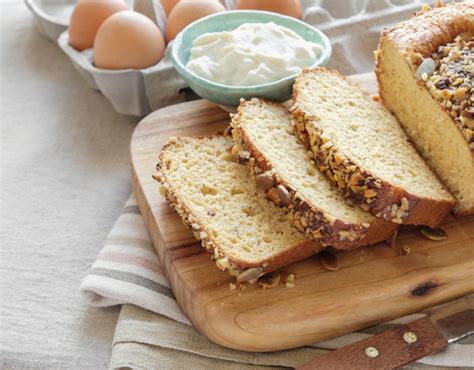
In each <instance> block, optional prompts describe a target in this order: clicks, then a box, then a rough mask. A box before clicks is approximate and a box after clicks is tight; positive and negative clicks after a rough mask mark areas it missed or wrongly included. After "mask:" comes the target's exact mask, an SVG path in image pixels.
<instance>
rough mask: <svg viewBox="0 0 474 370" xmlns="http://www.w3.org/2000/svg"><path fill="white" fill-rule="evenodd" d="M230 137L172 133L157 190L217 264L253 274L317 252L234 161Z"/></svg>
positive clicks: (240, 274)
mask: <svg viewBox="0 0 474 370" xmlns="http://www.w3.org/2000/svg"><path fill="white" fill-rule="evenodd" d="M233 145H234V142H233V140H232V138H230V137H225V136H214V137H209V138H192V137H182V138H172V139H171V140H170V141H169V142H168V143H167V144H166V145H165V146H164V147H163V149H162V151H161V154H160V162H159V164H158V166H157V169H158V174H157V175H156V176H155V179H156V180H158V181H159V182H160V183H161V184H162V187H161V192H162V194H163V195H164V196H165V197H166V198H167V199H168V201H169V202H170V204H171V206H172V207H173V208H174V209H175V211H176V212H177V213H178V214H179V215H180V216H181V217H182V218H183V220H184V222H185V223H186V224H187V225H188V226H189V227H190V228H191V229H192V230H193V232H194V236H195V237H196V238H197V239H198V240H199V239H200V240H201V243H202V245H203V247H205V248H206V249H207V250H208V251H209V252H210V253H212V256H213V258H214V259H215V260H216V264H217V266H218V267H219V268H221V269H227V270H229V272H230V273H231V274H232V275H234V276H237V279H238V280H239V281H247V280H251V279H254V278H256V277H258V276H260V275H263V274H265V273H267V272H270V271H273V270H275V269H277V268H279V267H282V266H286V265H289V264H291V263H293V262H296V261H298V260H301V259H304V258H306V257H308V256H310V255H311V254H313V253H315V252H318V251H320V250H321V249H322V248H323V247H322V246H321V244H320V243H318V242H317V241H315V240H310V238H309V237H308V236H307V235H305V234H304V233H301V232H300V231H298V230H297V229H296V227H294V226H292V225H291V224H290V223H289V222H288V221H287V219H286V214H285V213H284V211H283V210H281V209H279V208H278V207H276V206H275V205H274V204H273V203H271V202H269V201H268V200H267V199H266V198H265V194H264V193H263V192H262V191H260V190H259V189H257V186H256V184H255V182H254V181H249V176H250V174H249V170H248V168H247V167H246V166H245V165H242V164H239V163H237V162H236V161H235V158H234V156H233V155H232V154H231V153H230V150H231V148H232V146H233Z"/></svg>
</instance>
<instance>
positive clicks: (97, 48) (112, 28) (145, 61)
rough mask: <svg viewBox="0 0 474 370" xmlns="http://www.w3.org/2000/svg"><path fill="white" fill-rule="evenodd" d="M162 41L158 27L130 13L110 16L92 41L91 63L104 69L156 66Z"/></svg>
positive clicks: (163, 48)
mask: <svg viewBox="0 0 474 370" xmlns="http://www.w3.org/2000/svg"><path fill="white" fill-rule="evenodd" d="M164 52H165V41H164V39H163V35H162V34H161V32H160V30H159V28H158V26H157V25H156V24H155V23H153V22H152V21H151V20H150V19H149V18H147V17H146V16H144V15H143V14H140V13H136V12H133V11H130V10H127V11H124V12H119V13H117V14H114V15H112V16H110V17H109V18H108V19H107V20H106V21H105V22H104V23H103V24H102V26H101V27H100V28H99V31H98V32H97V36H96V38H95V42H94V64H95V65H96V66H97V67H98V68H105V69H129V68H131V69H144V68H148V67H151V66H152V65H155V64H156V63H158V62H159V61H160V60H161V58H162V57H163V54H164Z"/></svg>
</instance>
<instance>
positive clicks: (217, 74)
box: [186, 22, 322, 86]
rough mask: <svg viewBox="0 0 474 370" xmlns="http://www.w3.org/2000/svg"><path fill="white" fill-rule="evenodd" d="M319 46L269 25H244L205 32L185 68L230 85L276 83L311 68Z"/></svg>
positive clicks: (197, 39) (319, 50)
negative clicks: (232, 28) (231, 28)
mask: <svg viewBox="0 0 474 370" xmlns="http://www.w3.org/2000/svg"><path fill="white" fill-rule="evenodd" d="M321 54H322V47H321V46H320V45H319V44H316V43H312V42H309V41H306V40H304V39H303V38H302V37H301V36H299V35H298V34H296V33H295V32H293V31H292V30H290V29H288V28H285V27H282V26H278V25H276V24H275V23H273V22H269V23H245V24H242V25H241V26H239V27H238V28H236V29H234V30H232V31H223V32H212V33H205V34H203V35H201V36H199V37H197V38H196V39H195V40H194V41H193V47H192V48H191V56H190V58H189V61H188V63H187V65H186V67H187V68H188V69H189V70H190V71H191V72H193V73H194V74H196V75H198V76H200V77H202V78H205V79H207V80H210V81H212V82H215V83H220V84H223V85H230V86H254V85H260V84H264V83H268V82H273V81H278V80H280V79H282V78H285V77H288V76H291V75H294V74H296V73H299V72H300V71H301V69H303V68H305V67H309V66H312V65H314V64H315V63H316V61H317V60H318V59H319V57H320V56H321Z"/></svg>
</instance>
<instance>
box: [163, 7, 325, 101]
mask: <svg viewBox="0 0 474 370" xmlns="http://www.w3.org/2000/svg"><path fill="white" fill-rule="evenodd" d="M229 14H235V15H245V14H263V15H268V16H271V17H274V18H277V19H278V18H280V19H286V20H288V21H290V22H294V23H297V24H299V25H300V26H302V27H306V28H308V29H311V30H312V31H313V32H315V33H316V34H318V35H319V36H320V38H321V44H320V45H321V46H322V49H323V51H322V53H321V55H320V56H319V58H318V60H317V61H316V62H315V63H314V64H312V65H311V66H309V67H306V68H313V67H317V66H320V65H321V64H322V63H324V62H325V61H328V60H329V58H330V57H331V54H332V46H331V42H330V41H329V38H328V37H327V36H326V35H325V34H324V33H323V32H322V31H321V30H320V29H318V28H316V27H314V26H312V25H310V24H309V23H306V22H303V21H302V20H300V19H297V18H294V17H289V16H286V15H282V14H278V13H274V12H268V11H262V10H228V11H225V12H219V13H215V14H211V15H208V16H206V17H203V18H200V19H198V20H196V21H194V22H192V23H190V24H189V25H188V26H186V27H185V28H184V29H183V30H181V31H180V32H179V34H178V35H177V36H176V37H175V38H174V40H173V45H172V48H171V60H172V62H173V64H174V66H175V67H176V69H177V70H178V72H179V73H180V74H181V75H184V76H185V77H186V78H189V79H191V80H193V81H194V82H196V83H199V84H200V85H201V86H202V85H207V86H206V87H207V88H210V89H212V90H220V91H222V90H226V91H228V92H238V91H239V92H240V91H242V92H255V90H262V89H268V88H271V87H273V86H278V85H280V84H282V83H285V82H288V81H291V80H294V79H295V78H296V76H298V73H294V74H292V75H289V76H286V77H283V78H280V79H279V80H275V81H271V82H266V83H264V84H257V85H244V86H232V85H224V84H221V83H217V82H213V81H211V80H208V79H206V78H203V77H200V76H198V75H196V74H195V73H193V72H191V71H190V70H189V69H188V68H187V67H186V65H184V64H183V63H181V60H180V59H179V58H178V55H177V54H178V50H180V47H181V46H182V44H183V42H182V39H183V35H184V34H185V33H186V32H187V31H189V29H190V28H192V27H195V26H196V25H199V24H201V23H204V22H206V21H208V20H209V19H212V18H219V17H223V16H228V15H229ZM244 23H245V22H244ZM242 24H243V23H242ZM282 27H284V26H282ZM183 78H184V77H183Z"/></svg>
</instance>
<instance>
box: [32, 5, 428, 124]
mask: <svg viewBox="0 0 474 370" xmlns="http://www.w3.org/2000/svg"><path fill="white" fill-rule="evenodd" d="M25 1H26V2H27V4H28V3H33V2H36V3H39V2H43V3H47V2H50V3H53V2H55V3H56V4H57V1H58V0H25ZM63 1H66V2H68V3H73V2H75V1H74V0H63ZM129 1H132V0H129ZM221 2H222V3H223V4H224V5H225V6H226V8H227V9H230V10H231V9H235V5H236V3H237V2H236V0H221ZM301 3H302V8H303V20H304V21H305V22H307V23H309V24H311V25H313V26H315V27H317V28H319V29H321V30H322V31H323V32H324V33H325V34H326V35H327V36H328V37H329V39H330V40H331V43H332V45H333V55H332V57H331V61H330V63H329V65H328V67H329V68H334V69H337V70H339V71H340V72H341V73H343V74H346V75H349V74H356V73H365V72H369V71H373V69H374V58H373V54H372V51H373V50H375V49H376V48H377V45H378V42H379V38H380V32H381V31H382V29H383V28H384V27H387V26H390V25H393V24H395V23H397V22H399V21H401V20H404V19H408V18H409V17H410V16H411V15H412V14H413V13H414V12H416V11H418V10H420V8H421V6H422V5H423V4H429V5H433V3H434V0H302V1H301ZM133 8H134V9H135V10H136V11H139V12H141V13H143V14H145V15H147V16H148V17H149V18H151V19H152V20H153V21H155V23H156V24H157V25H158V27H159V28H160V30H161V31H162V32H163V34H164V31H165V30H166V17H165V14H164V11H163V9H162V7H161V4H160V2H159V0H135V1H134V2H133ZM68 40H69V36H68V33H67V31H64V32H63V33H62V34H61V36H60V37H59V39H58V44H59V46H60V47H61V49H62V50H63V51H64V52H65V53H66V54H67V55H68V56H69V58H70V59H71V61H72V63H73V65H74V67H75V68H76V69H77V70H78V71H79V73H80V74H81V75H82V76H83V77H84V79H85V81H86V82H87V84H88V85H89V86H90V87H91V88H93V89H95V90H99V91H101V92H102V93H103V94H104V95H105V96H106V97H107V98H108V99H109V100H110V101H111V103H112V105H113V106H114V108H115V109H116V110H117V111H118V112H120V113H123V114H127V115H135V116H144V115H146V114H148V113H150V112H151V111H154V110H156V109H159V108H161V107H163V106H166V105H170V104H175V103H178V102H182V101H184V100H186V99H188V97H189V95H186V94H185V93H183V90H184V91H185V90H186V89H185V87H186V85H185V83H184V81H183V80H182V79H181V78H180V77H179V76H178V75H177V72H176V71H175V69H174V68H173V66H172V63H171V60H170V51H171V50H170V48H171V45H172V43H171V44H169V45H168V46H167V48H166V52H165V57H164V58H163V60H161V61H160V62H159V63H158V64H157V65H155V66H152V67H150V68H147V69H144V70H120V71H113V70H104V69H99V68H96V67H95V66H94V64H93V62H92V59H93V58H92V50H90V49H89V50H85V51H83V52H78V51H77V50H75V49H73V48H72V47H71V46H70V45H69V42H68Z"/></svg>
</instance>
